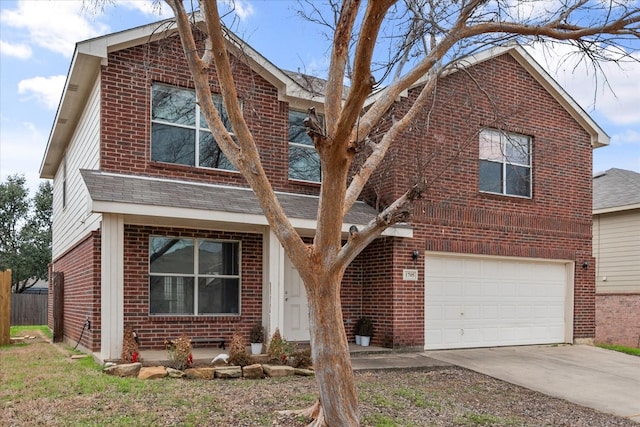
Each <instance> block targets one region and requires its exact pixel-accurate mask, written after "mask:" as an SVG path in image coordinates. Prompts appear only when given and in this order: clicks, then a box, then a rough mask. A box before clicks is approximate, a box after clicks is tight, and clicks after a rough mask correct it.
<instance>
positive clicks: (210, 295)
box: [149, 236, 240, 316]
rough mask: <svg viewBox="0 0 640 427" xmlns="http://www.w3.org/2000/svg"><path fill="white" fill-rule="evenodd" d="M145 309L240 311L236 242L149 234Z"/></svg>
mask: <svg viewBox="0 0 640 427" xmlns="http://www.w3.org/2000/svg"><path fill="white" fill-rule="evenodd" d="M149 312H150V313H151V314H156V315H162V314H163V315H167V314H168V315H205V316H206V315H238V314H240V243H239V242H233V241H218V240H209V239H190V238H172V237H158V236H152V237H151V238H150V239H149Z"/></svg>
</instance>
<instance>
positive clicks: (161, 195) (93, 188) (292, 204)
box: [80, 169, 377, 224]
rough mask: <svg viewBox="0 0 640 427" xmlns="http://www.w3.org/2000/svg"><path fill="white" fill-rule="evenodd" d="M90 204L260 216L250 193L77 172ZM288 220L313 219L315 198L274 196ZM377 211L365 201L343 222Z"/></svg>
mask: <svg viewBox="0 0 640 427" xmlns="http://www.w3.org/2000/svg"><path fill="white" fill-rule="evenodd" d="M80 173H81V174H82V178H83V179H84V182H85V184H86V186H87V189H88V191H89V195H90V196H91V199H92V200H93V201H100V202H116V203H130V204H137V205H151V206H163V207H177V208H191V209H203V210H209V211H218V212H227V213H238V214H256V215H261V214H262V208H261V207H260V204H259V203H258V200H257V198H256V196H255V194H254V193H253V191H252V190H250V189H248V188H241V187H228V186H220V185H212V184H202V183H196V182H185V181H175V180H169V179H158V178H149V177H142V176H132V175H122V174H115V173H106V172H101V171H96V170H86V169H83V170H81V171H80ZM276 195H277V197H278V200H279V201H280V203H281V204H282V207H283V209H284V211H285V213H286V214H287V216H289V217H290V218H296V219H306V220H315V219H316V215H317V209H318V200H319V198H318V197H316V196H307V195H301V194H292V193H279V192H278V193H276ZM376 214H377V212H376V210H375V209H373V208H372V207H371V206H369V205H367V204H366V203H364V202H356V203H355V204H354V205H353V207H352V208H351V210H350V211H349V212H348V213H347V215H346V216H345V219H344V220H345V223H350V224H366V223H368V222H369V221H371V220H372V219H373V218H374V217H375V216H376Z"/></svg>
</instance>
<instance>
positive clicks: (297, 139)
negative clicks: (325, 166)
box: [289, 110, 321, 182]
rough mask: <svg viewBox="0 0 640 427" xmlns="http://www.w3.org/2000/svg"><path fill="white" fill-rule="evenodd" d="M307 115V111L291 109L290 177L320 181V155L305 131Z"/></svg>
mask: <svg viewBox="0 0 640 427" xmlns="http://www.w3.org/2000/svg"><path fill="white" fill-rule="evenodd" d="M306 117H307V114H306V113H302V112H300V111H293V110H290V111H289V179H298V180H301V181H311V182H320V178H321V174H320V156H319V155H318V152H317V151H316V149H315V147H314V146H313V141H311V138H310V137H309V135H307V132H306V131H305V127H304V124H303V121H304V119H305V118H306Z"/></svg>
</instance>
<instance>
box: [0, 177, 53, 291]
mask: <svg viewBox="0 0 640 427" xmlns="http://www.w3.org/2000/svg"><path fill="white" fill-rule="evenodd" d="M52 200H53V193H52V186H51V183H50V182H49V181H46V182H43V183H41V184H40V186H39V188H38V191H37V193H36V194H35V196H34V197H33V198H30V197H29V191H28V189H27V187H26V180H25V177H24V176H23V175H11V176H9V177H8V178H7V180H6V182H3V183H2V184H0V208H1V210H0V269H2V270H6V269H11V287H12V291H13V292H14V293H21V292H24V291H25V290H26V289H28V288H30V287H32V286H33V285H35V284H36V283H37V282H38V280H41V279H42V280H44V279H46V278H47V273H48V265H49V263H50V262H51V203H52Z"/></svg>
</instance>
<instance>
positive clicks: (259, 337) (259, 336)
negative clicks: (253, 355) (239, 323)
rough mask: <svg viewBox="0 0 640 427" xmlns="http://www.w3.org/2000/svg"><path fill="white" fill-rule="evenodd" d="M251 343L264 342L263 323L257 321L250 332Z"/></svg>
mask: <svg viewBox="0 0 640 427" xmlns="http://www.w3.org/2000/svg"><path fill="white" fill-rule="evenodd" d="M249 342H252V343H259V342H264V327H263V326H262V322H260V321H257V322H255V323H254V324H253V326H252V327H251V331H250V332H249Z"/></svg>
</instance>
